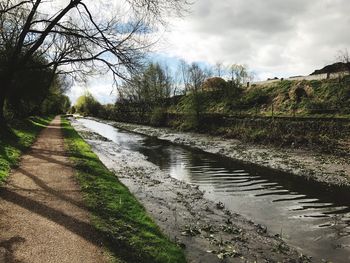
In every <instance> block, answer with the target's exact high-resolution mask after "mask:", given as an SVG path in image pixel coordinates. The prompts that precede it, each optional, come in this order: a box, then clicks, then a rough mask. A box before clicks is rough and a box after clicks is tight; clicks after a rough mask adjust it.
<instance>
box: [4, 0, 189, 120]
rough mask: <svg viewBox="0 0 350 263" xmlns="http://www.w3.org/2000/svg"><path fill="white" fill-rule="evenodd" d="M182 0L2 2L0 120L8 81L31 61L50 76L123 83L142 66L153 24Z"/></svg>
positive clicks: (178, 8) (178, 7)
mask: <svg viewBox="0 0 350 263" xmlns="http://www.w3.org/2000/svg"><path fill="white" fill-rule="evenodd" d="M186 1H187V0H124V1H120V3H122V4H121V5H120V8H117V7H115V6H113V3H115V2H110V1H107V0H100V1H98V2H97V3H96V2H93V1H89V0H66V1H58V0H56V1H43V0H1V2H0V26H1V27H0V85H1V86H0V121H4V119H3V106H4V101H5V99H6V98H7V96H8V95H9V93H11V85H12V82H13V80H14V79H15V78H16V75H17V74H18V72H21V71H25V70H26V69H27V68H28V67H30V66H31V65H30V63H29V62H30V61H31V59H32V58H33V57H43V58H44V60H43V63H42V65H41V67H43V68H51V69H52V71H53V72H54V73H56V72H58V71H59V72H60V73H71V74H73V73H74V74H77V73H78V74H79V73H80V76H84V75H85V74H86V73H89V74H91V73H93V72H94V73H96V72H97V73H98V72H103V71H106V70H110V71H112V72H113V75H114V76H115V78H122V79H125V78H127V76H128V73H129V72H133V71H135V70H136V69H137V67H138V65H139V64H140V63H141V59H142V54H143V52H144V51H146V50H147V49H148V47H149V45H150V44H151V42H150V41H149V39H148V35H150V34H151V33H152V32H153V31H152V29H153V28H154V26H155V23H159V22H160V23H162V22H164V20H162V15H163V14H165V13H166V14H168V13H169V12H175V13H179V12H181V10H182V8H183V6H184V5H186V4H187V3H186ZM118 3H119V2H118ZM110 5H112V6H111V8H108V7H109V6H110ZM122 8H123V9H122Z"/></svg>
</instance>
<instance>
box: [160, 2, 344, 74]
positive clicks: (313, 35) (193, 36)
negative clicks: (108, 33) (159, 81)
mask: <svg viewBox="0 0 350 263" xmlns="http://www.w3.org/2000/svg"><path fill="white" fill-rule="evenodd" d="M349 13H350V2H349V1H348V0H336V1H333V0H332V1H329V0H308V1H304V0H293V1H292V0H283V1H281V0H265V1H260V0H226V1H214V0H200V1H197V2H196V3H195V4H194V6H193V11H192V13H191V14H189V15H188V16H187V17H185V18H184V19H182V20H179V19H177V20H174V21H172V27H171V30H169V32H168V33H166V34H165V39H166V41H165V42H164V43H166V45H164V46H163V50H162V51H163V52H166V53H169V54H170V55H173V56H177V57H181V58H184V59H186V60H188V61H208V62H210V63H215V62H216V61H222V62H226V63H242V64H248V65H249V67H250V68H252V69H253V70H255V71H257V72H259V74H260V75H261V76H266V75H271V76H274V75H285V76H288V75H295V74H308V73H311V72H312V71H313V70H314V69H315V68H319V67H322V66H324V65H325V64H326V63H329V62H332V61H333V60H335V55H336V53H337V51H338V50H339V49H344V48H347V47H349V46H350V35H349V34H347V29H348V28H349V26H350V16H349V15H348V14H349Z"/></svg>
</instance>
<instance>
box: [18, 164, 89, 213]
mask: <svg viewBox="0 0 350 263" xmlns="http://www.w3.org/2000/svg"><path fill="white" fill-rule="evenodd" d="M17 171H18V172H20V173H22V174H23V175H25V176H27V177H29V178H30V179H31V180H32V181H33V182H34V183H35V184H36V185H38V186H39V187H40V188H42V189H43V190H45V192H47V193H48V194H51V195H53V196H55V197H58V198H59V199H61V200H64V201H66V202H69V203H71V204H73V205H75V206H77V207H79V208H82V209H85V210H86V209H87V207H86V206H85V205H84V203H83V202H78V201H76V200H74V199H72V198H70V197H68V196H66V195H64V193H65V192H71V191H64V190H62V191H57V190H55V189H53V188H51V187H49V186H48V185H47V184H46V183H45V182H44V181H43V180H41V179H40V178H38V177H37V176H35V175H34V174H32V173H30V172H28V171H26V170H24V169H22V168H17ZM77 191H78V192H80V191H79V190H77Z"/></svg>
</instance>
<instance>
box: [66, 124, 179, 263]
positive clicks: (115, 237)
mask: <svg viewBox="0 0 350 263" xmlns="http://www.w3.org/2000/svg"><path fill="white" fill-rule="evenodd" d="M62 127H63V132H64V135H65V140H66V145H67V147H68V149H69V152H70V156H71V159H72V161H73V163H74V166H75V169H76V171H77V178H78V181H79V183H80V185H81V188H82V191H83V194H84V199H85V201H86V204H87V206H88V208H89V210H90V211H91V213H92V215H93V220H92V221H93V224H94V225H95V227H96V228H97V230H98V231H99V232H100V233H101V234H102V236H103V237H104V238H105V240H106V244H107V247H108V249H109V250H110V252H111V253H112V255H114V257H115V259H116V261H117V262H144V263H147V262H149V263H151V262H152V263H156V262H164V263H165V262H169V263H170V262H185V256H184V254H183V251H182V250H181V249H180V248H179V247H178V246H177V245H175V244H174V243H172V242H170V241H169V239H168V238H167V237H165V236H164V235H163V234H162V232H161V231H160V229H159V227H158V226H157V225H156V224H155V223H154V221H153V220H152V219H151V218H150V217H149V216H148V215H147V213H146V211H145V209H144V207H143V206H142V205H141V204H140V203H139V202H138V201H137V200H136V198H135V197H134V196H133V195H132V194H131V193H130V192H129V190H128V189H127V188H126V187H125V186H124V185H123V184H122V183H121V182H120V181H119V180H118V179H117V177H116V176H115V175H114V174H113V173H112V172H110V171H109V170H108V169H107V168H106V167H105V166H104V165H103V164H102V163H101V161H100V160H99V158H98V157H97V156H96V155H95V154H94V153H93V152H92V151H91V148H90V146H89V145H88V144H87V143H86V142H85V141H84V140H83V139H82V138H81V137H80V136H79V134H78V133H77V132H76V131H75V130H74V128H73V127H72V126H71V125H70V123H69V122H68V121H67V120H66V119H64V118H62Z"/></svg>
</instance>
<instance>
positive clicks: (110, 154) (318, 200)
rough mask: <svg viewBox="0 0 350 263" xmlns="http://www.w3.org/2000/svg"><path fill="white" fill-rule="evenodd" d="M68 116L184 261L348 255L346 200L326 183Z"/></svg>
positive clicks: (316, 259)
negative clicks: (179, 249) (176, 246)
mask: <svg viewBox="0 0 350 263" xmlns="http://www.w3.org/2000/svg"><path fill="white" fill-rule="evenodd" d="M73 124H74V126H75V127H76V129H77V130H78V131H79V132H80V133H81V134H82V135H83V137H84V138H85V139H86V140H87V141H88V143H89V144H90V145H92V147H93V149H94V151H95V152H96V153H97V154H98V155H99V157H100V159H101V160H102V161H103V162H104V163H105V165H106V166H107V167H108V168H110V169H113V170H114V171H115V172H116V174H117V175H118V177H119V178H120V180H121V181H122V182H123V183H124V184H125V185H127V186H128V187H129V189H130V190H131V192H132V193H133V194H135V196H136V197H137V198H138V199H139V200H140V201H141V202H142V203H143V204H144V205H145V207H146V209H147V210H148V211H149V212H150V213H151V214H152V216H153V217H154V218H155V220H156V221H157V223H158V224H159V225H160V226H161V228H162V229H163V231H164V232H165V233H167V234H168V235H169V236H170V238H171V239H172V240H175V241H176V242H178V243H179V244H180V245H182V246H184V248H185V251H186V254H187V256H188V258H189V260H190V261H193V262H215V261H220V258H225V260H226V261H228V262H246V261H247V262H254V261H255V260H257V262H264V260H266V261H267V262H274V261H280V262H281V261H283V262H299V261H301V262H303V261H305V262H307V259H306V258H305V257H300V255H301V254H307V255H311V256H312V257H313V260H312V261H314V262H320V260H321V259H326V260H331V261H333V262H348V261H349V260H350V258H349V254H350V247H349V245H350V238H349V235H350V227H349V224H350V223H349V221H350V213H349V206H348V205H347V203H346V202H344V200H343V198H342V196H339V195H335V194H334V193H333V192H332V189H325V188H322V187H321V188H317V187H315V186H314V185H312V184H310V182H308V181H306V180H303V179H302V178H298V177H288V176H281V175H280V174H279V173H278V172H273V171H271V170H268V169H259V168H258V167H255V166H249V165H244V164H242V163H238V162H235V161H233V160H231V159H229V158H222V157H219V156H218V155H214V154H210V153H205V152H202V151H199V150H194V149H191V148H188V147H181V146H178V145H174V144H171V143H167V142H165V141H161V140H157V139H155V138H152V137H148V136H142V135H138V134H134V133H130V132H126V131H122V130H119V129H117V128H114V127H112V126H111V125H107V124H103V123H100V122H96V121H93V120H87V119H79V120H78V121H73ZM238 214H242V215H244V217H242V216H240V215H238ZM245 218H249V219H250V220H253V221H254V222H255V223H253V222H252V221H250V220H247V219H245ZM260 224H261V225H260ZM284 241H286V242H287V243H288V244H291V245H292V246H293V247H295V248H297V251H295V250H294V249H291V248H290V247H289V246H288V245H286V244H285V243H284Z"/></svg>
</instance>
